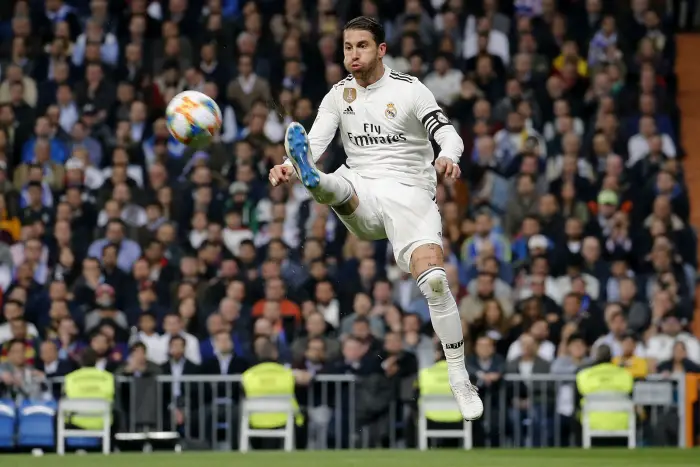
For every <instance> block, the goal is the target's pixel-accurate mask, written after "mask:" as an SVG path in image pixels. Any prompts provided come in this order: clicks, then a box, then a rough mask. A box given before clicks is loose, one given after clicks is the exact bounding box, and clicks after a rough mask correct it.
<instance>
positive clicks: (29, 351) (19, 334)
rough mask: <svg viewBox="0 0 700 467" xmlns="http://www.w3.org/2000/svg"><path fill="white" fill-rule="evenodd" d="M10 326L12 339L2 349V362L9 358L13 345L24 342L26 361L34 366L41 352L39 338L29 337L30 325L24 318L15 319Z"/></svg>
mask: <svg viewBox="0 0 700 467" xmlns="http://www.w3.org/2000/svg"><path fill="white" fill-rule="evenodd" d="M9 324H10V334H11V335H12V337H11V339H10V340H8V341H5V343H4V344H3V345H2V347H1V348H0V362H2V361H6V360H7V359H8V358H9V352H10V344H11V343H14V344H16V343H18V342H22V343H23V344H24V361H25V362H26V363H27V364H29V365H32V366H33V365H34V363H35V362H36V358H37V352H38V350H39V338H38V337H31V336H29V334H28V325H27V322H26V321H25V320H24V319H23V318H15V319H13V320H12V321H10V323H9Z"/></svg>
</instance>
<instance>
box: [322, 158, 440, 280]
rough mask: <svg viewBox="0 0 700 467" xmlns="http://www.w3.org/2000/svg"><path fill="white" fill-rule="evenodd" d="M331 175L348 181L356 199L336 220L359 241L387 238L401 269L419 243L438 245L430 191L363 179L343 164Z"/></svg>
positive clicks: (406, 268) (406, 267) (437, 213)
mask: <svg viewBox="0 0 700 467" xmlns="http://www.w3.org/2000/svg"><path fill="white" fill-rule="evenodd" d="M335 174H336V175H338V176H340V177H343V178H344V179H346V180H347V181H348V182H350V184H351V185H352V187H353V190H354V191H355V193H356V194H357V197H358V198H359V200H360V205H359V207H358V208H357V210H356V211H355V212H354V213H353V214H351V215H349V216H341V215H340V214H338V217H339V218H340V220H341V221H342V222H343V224H345V226H346V227H347V228H348V230H350V232H352V233H353V234H355V235H356V236H357V237H358V238H360V239H362V240H380V239H383V238H387V239H388V240H389V242H390V243H391V246H392V248H393V250H394V258H395V259H396V264H397V265H398V266H399V268H401V270H402V271H404V272H410V264H411V255H412V254H413V251H414V250H415V249H416V248H418V247H419V246H421V245H428V244H436V245H440V247H442V220H441V218H440V211H439V210H438V207H437V204H436V203H435V200H434V199H433V197H432V195H431V193H430V192H428V191H426V190H425V189H423V188H419V187H414V186H409V185H405V184H402V183H399V182H397V181H394V180H391V179H387V178H383V179H370V178H364V177H362V176H361V175H359V174H357V173H356V172H354V171H352V170H351V169H350V168H349V167H347V166H346V165H343V166H341V167H340V168H339V169H338V170H336V171H335Z"/></svg>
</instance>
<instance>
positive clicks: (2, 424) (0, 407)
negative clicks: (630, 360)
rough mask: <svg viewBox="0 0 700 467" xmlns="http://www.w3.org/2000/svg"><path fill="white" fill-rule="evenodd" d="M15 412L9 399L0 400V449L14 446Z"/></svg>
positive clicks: (13, 405)
mask: <svg viewBox="0 0 700 467" xmlns="http://www.w3.org/2000/svg"><path fill="white" fill-rule="evenodd" d="M16 423H17V410H16V409H15V403H14V401H12V400H11V399H0V449H2V448H12V447H14V446H15V425H16Z"/></svg>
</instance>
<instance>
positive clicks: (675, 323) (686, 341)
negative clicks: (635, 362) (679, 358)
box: [646, 315, 700, 365]
mask: <svg viewBox="0 0 700 467" xmlns="http://www.w3.org/2000/svg"><path fill="white" fill-rule="evenodd" d="M651 330H652V332H653V335H652V336H651V337H650V338H649V340H648V341H647V355H646V356H647V358H649V359H650V360H652V361H654V362H656V363H657V364H661V363H662V362H665V361H669V360H672V359H673V358H674V357H673V353H674V348H675V347H674V346H675V344H676V343H678V342H681V343H683V347H684V349H683V350H684V353H685V355H686V356H685V357H684V358H687V359H688V360H690V361H692V362H694V363H696V364H699V365H700V342H699V341H698V339H697V338H696V337H695V336H693V335H692V334H690V333H688V332H685V331H683V328H682V327H681V323H680V321H679V320H678V318H677V317H676V316H673V315H668V316H666V317H665V318H663V320H662V321H661V327H660V329H659V328H657V327H656V326H652V329H651Z"/></svg>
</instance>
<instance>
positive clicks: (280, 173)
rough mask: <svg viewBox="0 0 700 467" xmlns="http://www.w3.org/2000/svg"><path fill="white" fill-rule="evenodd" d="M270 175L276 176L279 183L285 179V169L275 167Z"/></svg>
mask: <svg viewBox="0 0 700 467" xmlns="http://www.w3.org/2000/svg"><path fill="white" fill-rule="evenodd" d="M270 177H272V178H274V179H275V182H276V183H279V182H280V181H283V180H284V178H285V174H284V171H283V170H281V169H280V168H279V167H274V168H273V169H272V170H271V171H270Z"/></svg>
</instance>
